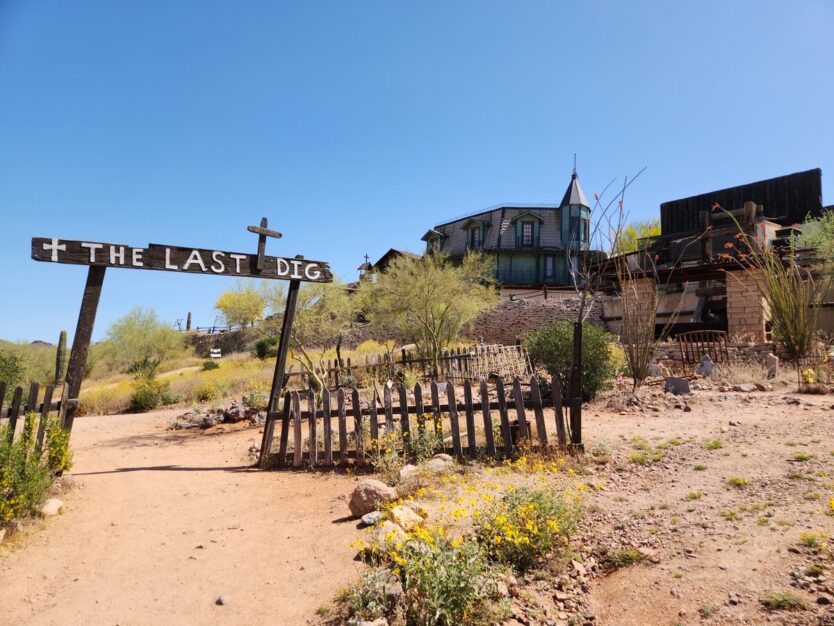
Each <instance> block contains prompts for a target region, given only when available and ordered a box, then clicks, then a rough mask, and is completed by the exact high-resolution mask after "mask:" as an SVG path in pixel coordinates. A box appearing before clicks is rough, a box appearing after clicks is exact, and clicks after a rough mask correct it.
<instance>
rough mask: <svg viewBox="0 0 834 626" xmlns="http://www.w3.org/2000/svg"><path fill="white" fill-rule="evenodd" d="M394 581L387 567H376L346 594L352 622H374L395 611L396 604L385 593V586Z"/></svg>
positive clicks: (365, 573)
mask: <svg viewBox="0 0 834 626" xmlns="http://www.w3.org/2000/svg"><path fill="white" fill-rule="evenodd" d="M391 580H392V574H391V570H390V569H388V568H387V567H374V568H372V569H370V570H368V571H367V572H364V573H363V574H362V578H361V579H359V581H357V582H356V583H355V584H353V585H351V586H350V587H349V588H348V589H347V591H346V592H345V596H344V600H345V602H347V605H348V611H349V613H350V616H351V617H352V618H353V620H352V622H360V621H369V622H370V621H373V620H376V619H379V618H381V617H385V616H386V615H387V614H389V613H390V612H391V611H392V610H393V609H394V604H395V602H394V601H392V600H390V599H389V598H388V596H387V594H386V593H385V585H387V584H390V583H391Z"/></svg>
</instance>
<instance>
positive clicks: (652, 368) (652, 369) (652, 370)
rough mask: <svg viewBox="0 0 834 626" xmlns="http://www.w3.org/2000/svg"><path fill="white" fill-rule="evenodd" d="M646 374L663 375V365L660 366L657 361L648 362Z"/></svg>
mask: <svg viewBox="0 0 834 626" xmlns="http://www.w3.org/2000/svg"><path fill="white" fill-rule="evenodd" d="M648 375H649V376H654V377H661V376H663V375H664V374H663V367H661V366H660V365H658V364H657V363H649V368H648Z"/></svg>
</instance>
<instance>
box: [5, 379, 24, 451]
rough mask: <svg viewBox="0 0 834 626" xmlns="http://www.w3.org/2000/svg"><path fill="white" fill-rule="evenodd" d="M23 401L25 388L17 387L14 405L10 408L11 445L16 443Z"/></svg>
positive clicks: (9, 438)
mask: <svg viewBox="0 0 834 626" xmlns="http://www.w3.org/2000/svg"><path fill="white" fill-rule="evenodd" d="M22 401H23V387H15V390H14V395H12V404H11V406H10V407H9V433H8V440H9V443H11V442H12V441H14V431H15V428H17V415H18V413H20V404H21V402H22Z"/></svg>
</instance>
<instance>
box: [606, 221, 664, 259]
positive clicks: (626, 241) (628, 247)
mask: <svg viewBox="0 0 834 626" xmlns="http://www.w3.org/2000/svg"><path fill="white" fill-rule="evenodd" d="M658 235H660V220H659V219H658V218H655V219H652V220H644V221H639V222H632V223H631V224H629V225H628V226H626V227H625V228H623V229H622V231H621V232H619V233H618V235H617V238H616V248H615V249H616V250H617V252H618V253H619V254H627V253H629V252H636V251H637V250H639V249H640V241H639V240H640V239H643V238H644V237H657V236H658Z"/></svg>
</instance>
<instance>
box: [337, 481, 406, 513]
mask: <svg viewBox="0 0 834 626" xmlns="http://www.w3.org/2000/svg"><path fill="white" fill-rule="evenodd" d="M396 499H397V490H396V489H394V488H392V487H389V486H388V485H386V484H385V483H383V482H380V481H378V480H374V479H366V480H361V481H359V484H358V485H356V489H354V490H353V495H351V496H350V502H348V508H349V509H350V512H351V513H352V514H353V516H354V517H362V516H363V515H365V513H370V512H371V511H374V510H376V509H377V507H378V506H379V505H380V504H382V503H385V502H390V501H391V500H396Z"/></svg>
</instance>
